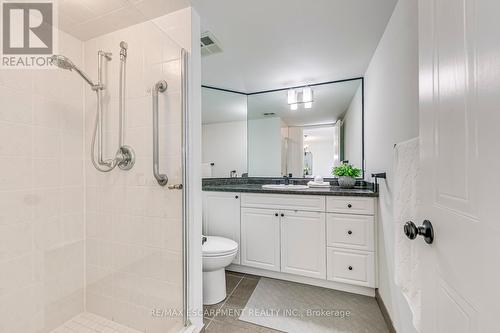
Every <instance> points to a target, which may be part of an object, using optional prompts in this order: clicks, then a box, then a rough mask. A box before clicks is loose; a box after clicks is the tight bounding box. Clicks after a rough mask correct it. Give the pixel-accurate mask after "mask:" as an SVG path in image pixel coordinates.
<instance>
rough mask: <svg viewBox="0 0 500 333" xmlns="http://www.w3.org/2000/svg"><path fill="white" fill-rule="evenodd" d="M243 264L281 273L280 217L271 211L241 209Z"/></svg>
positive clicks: (276, 212) (274, 211)
mask: <svg viewBox="0 0 500 333" xmlns="http://www.w3.org/2000/svg"><path fill="white" fill-rule="evenodd" d="M241 264H242V265H246V266H251V267H256V268H263V269H267V270H271V271H278V272H279V271H280V217H279V214H278V211H276V210H271V209H257V208H242V209H241Z"/></svg>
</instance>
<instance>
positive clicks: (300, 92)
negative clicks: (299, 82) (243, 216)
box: [287, 86, 313, 111]
mask: <svg viewBox="0 0 500 333" xmlns="http://www.w3.org/2000/svg"><path fill="white" fill-rule="evenodd" d="M287 93H288V105H290V110H292V111H295V110H297V109H298V107H299V104H304V109H311V108H312V103H313V91H312V88H311V87H309V86H306V87H303V88H297V89H288V92H287Z"/></svg>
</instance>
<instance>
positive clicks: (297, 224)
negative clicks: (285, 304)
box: [281, 211, 326, 279]
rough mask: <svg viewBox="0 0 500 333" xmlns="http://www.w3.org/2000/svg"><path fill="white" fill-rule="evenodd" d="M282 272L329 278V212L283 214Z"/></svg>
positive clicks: (288, 212)
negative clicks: (327, 217) (327, 232)
mask: <svg viewBox="0 0 500 333" xmlns="http://www.w3.org/2000/svg"><path fill="white" fill-rule="evenodd" d="M281 271H282V272H284V273H291V274H297V275H303V276H309V277H313V278H318V279H325V278H326V226H325V213H318V212H300V211H282V212H281Z"/></svg>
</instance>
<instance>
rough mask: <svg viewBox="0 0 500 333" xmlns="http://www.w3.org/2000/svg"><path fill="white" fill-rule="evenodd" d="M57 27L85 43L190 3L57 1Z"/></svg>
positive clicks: (169, 0) (181, 0)
mask: <svg viewBox="0 0 500 333" xmlns="http://www.w3.org/2000/svg"><path fill="white" fill-rule="evenodd" d="M57 3H58V11H59V15H58V17H59V27H60V28H61V30H63V31H65V32H67V33H69V34H70V35H73V36H74V37H76V38H78V39H80V40H82V41H85V40H88V39H91V38H94V37H97V36H100V35H103V34H106V33H109V32H112V31H116V30H119V29H122V28H126V27H128V26H131V25H133V24H137V23H140V22H144V21H147V20H149V19H152V18H155V17H159V16H162V15H166V14H168V13H171V12H174V11H176V10H179V9H182V8H185V7H187V6H190V4H191V1H190V0H59V1H58V2H57Z"/></svg>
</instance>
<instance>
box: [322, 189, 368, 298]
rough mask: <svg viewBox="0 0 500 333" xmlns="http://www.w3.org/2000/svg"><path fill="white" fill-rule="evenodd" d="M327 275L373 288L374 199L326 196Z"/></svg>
mask: <svg viewBox="0 0 500 333" xmlns="http://www.w3.org/2000/svg"><path fill="white" fill-rule="evenodd" d="M326 210H327V217H326V220H327V222H326V240H327V246H328V247H327V254H326V256H327V264H326V265H327V267H328V268H327V279H328V280H330V281H334V282H341V283H348V284H352V285H359V286H363V287H369V288H375V286H376V285H375V272H376V267H375V216H374V215H375V199H373V198H367V197H327V198H326Z"/></svg>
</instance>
